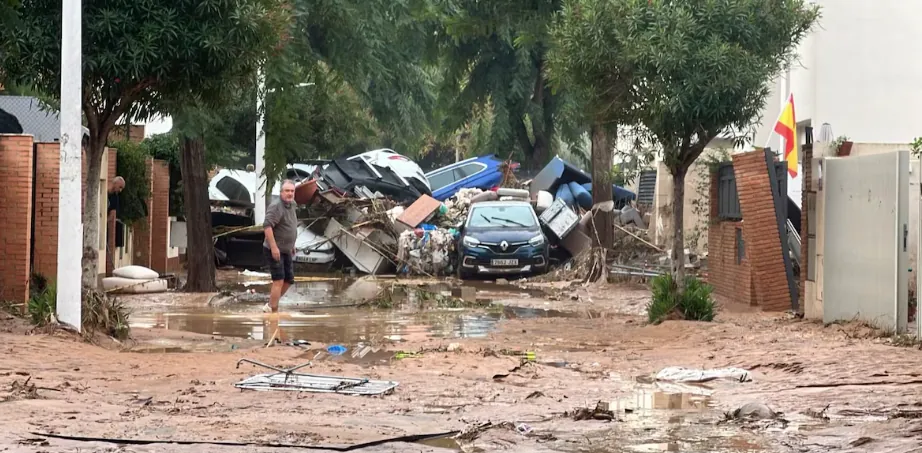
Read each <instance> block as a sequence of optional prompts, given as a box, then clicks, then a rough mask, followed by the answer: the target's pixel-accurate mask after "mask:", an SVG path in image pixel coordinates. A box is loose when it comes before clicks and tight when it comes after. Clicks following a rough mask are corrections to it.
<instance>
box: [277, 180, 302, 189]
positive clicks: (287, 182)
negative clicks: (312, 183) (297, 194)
mask: <svg viewBox="0 0 922 453" xmlns="http://www.w3.org/2000/svg"><path fill="white" fill-rule="evenodd" d="M286 184H291V187H292V188H293V189H294V188H297V187H298V185H297V184H295V182H294V181H292V180H290V179H286V180H284V181H282V185H281V186H279V189H284V188H285V185H286Z"/></svg>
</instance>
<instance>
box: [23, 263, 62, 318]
mask: <svg viewBox="0 0 922 453" xmlns="http://www.w3.org/2000/svg"><path fill="white" fill-rule="evenodd" d="M30 292H31V294H30V296H29V302H28V305H27V310H28V312H29V319H30V320H31V321H32V324H34V325H36V326H38V327H44V326H47V325H49V324H54V323H55V322H56V319H57V318H56V317H55V312H56V309H57V295H58V292H57V288H56V287H55V285H54V283H48V279H47V278H46V277H45V276H43V275H41V274H32V285H31V291H30Z"/></svg>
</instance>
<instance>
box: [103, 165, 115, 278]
mask: <svg viewBox="0 0 922 453" xmlns="http://www.w3.org/2000/svg"><path fill="white" fill-rule="evenodd" d="M106 155H107V156H108V162H107V163H106V169H105V171H106V181H108V182H110V183H111V182H112V180H113V179H115V177H116V176H118V170H117V168H118V150H117V149H115V148H106ZM108 192H109V190H108V187H107V188H106V193H108ZM99 202H100V203H105V204H106V205H107V207H106V218H107V219H108V218H109V208H108V204H109V199H108V198H107V199H105V200H99ZM106 253H107V254H108V253H115V220H114V219H113V220H111V221H107V226H106ZM112 261H113V262H112V263H110V262H109V259H108V256H107V257H106V269H105V273H106V275H112V271H113V270H114V269H113V268H112V267H113V266H114V265H115V264H114V261H115V257H114V255H113V259H112Z"/></svg>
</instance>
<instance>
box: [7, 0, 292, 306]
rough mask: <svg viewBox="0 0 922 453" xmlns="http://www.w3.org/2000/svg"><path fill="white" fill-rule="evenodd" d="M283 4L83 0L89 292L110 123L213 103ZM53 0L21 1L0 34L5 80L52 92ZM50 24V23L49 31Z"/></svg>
mask: <svg viewBox="0 0 922 453" xmlns="http://www.w3.org/2000/svg"><path fill="white" fill-rule="evenodd" d="M284 3H285V2H284V1H283V0H240V1H235V2H228V1H226V0H170V1H165V0H131V1H129V0H107V1H101V0H85V1H84V2H83V5H82V6H83V8H82V11H83V17H82V23H83V60H82V61H83V87H82V92H83V100H82V104H83V113H84V115H85V121H86V125H87V128H88V129H89V131H90V139H89V146H88V147H87V150H86V157H87V161H88V162H87V173H86V178H87V184H86V187H87V194H86V202H85V206H84V219H83V221H84V244H85V246H84V257H83V262H84V263H83V269H84V275H83V280H84V281H83V283H84V286H87V287H90V288H95V287H96V275H97V272H96V267H97V266H96V263H97V259H96V246H95V244H96V243H97V241H98V239H97V236H98V232H99V220H98V216H97V215H96V212H97V207H98V203H99V197H98V194H99V175H100V172H101V167H102V155H103V147H104V146H105V144H106V141H107V139H108V135H109V132H110V131H111V130H112V128H113V127H114V126H115V124H116V122H117V121H119V120H121V119H123V118H128V119H137V118H147V117H150V116H152V115H154V114H158V113H164V112H169V111H170V110H171V108H175V107H176V105H177V104H178V102H177V101H180V100H181V101H183V102H200V103H215V102H216V101H218V100H219V99H223V98H224V96H226V95H227V92H228V90H227V87H228V85H231V84H233V83H234V82H236V81H237V80H239V79H241V78H248V77H252V74H253V73H254V72H255V71H254V70H255V68H256V65H257V64H258V62H259V61H260V60H261V59H262V58H264V56H265V55H266V53H267V51H269V50H271V48H272V47H273V46H275V45H277V43H278V42H279V38H280V32H281V31H282V30H283V29H284V27H285V26H287V24H289V23H290V20H289V16H288V9H287V8H284V7H283V6H284ZM61 6H62V5H61V2H60V1H57V0H21V4H20V5H17V6H16V11H17V13H18V22H17V24H16V26H15V27H3V29H2V30H0V48H2V49H4V51H3V52H2V53H0V67H2V68H3V76H4V79H5V80H4V83H12V84H19V85H25V86H32V87H35V88H37V89H38V90H39V91H40V92H43V93H46V94H49V95H53V96H57V95H58V94H59V93H60V80H61V63H60V56H61V27H60V25H59V24H61ZM56 25H57V26H56Z"/></svg>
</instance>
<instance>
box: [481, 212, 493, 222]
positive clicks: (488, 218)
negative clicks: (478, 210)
mask: <svg viewBox="0 0 922 453" xmlns="http://www.w3.org/2000/svg"><path fill="white" fill-rule="evenodd" d="M480 217H482V218H483V220H486V221H487V223H493V222H491V221H490V217H487V216H485V215H483V214H480Z"/></svg>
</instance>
